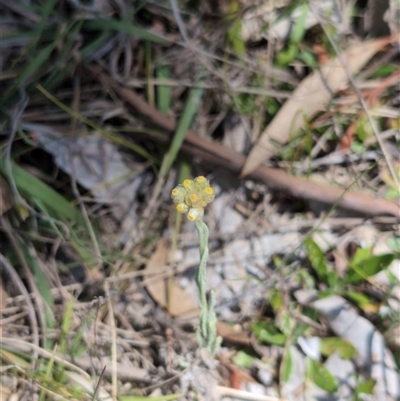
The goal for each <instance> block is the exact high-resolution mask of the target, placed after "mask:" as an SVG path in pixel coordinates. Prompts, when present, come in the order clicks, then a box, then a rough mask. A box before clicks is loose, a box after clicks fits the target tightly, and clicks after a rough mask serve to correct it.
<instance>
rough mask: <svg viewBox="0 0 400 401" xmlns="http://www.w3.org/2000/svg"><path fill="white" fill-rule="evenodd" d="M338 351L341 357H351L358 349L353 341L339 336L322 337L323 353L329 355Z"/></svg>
mask: <svg viewBox="0 0 400 401" xmlns="http://www.w3.org/2000/svg"><path fill="white" fill-rule="evenodd" d="M335 351H337V352H338V353H339V355H340V357H341V358H343V359H351V358H353V356H354V355H355V354H356V353H357V350H356V349H355V348H354V347H353V345H352V344H351V343H349V342H348V341H346V340H343V339H341V338H338V337H326V338H321V354H322V355H324V356H329V355H331V354H333V353H334V352H335Z"/></svg>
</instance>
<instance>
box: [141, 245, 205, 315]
mask: <svg viewBox="0 0 400 401" xmlns="http://www.w3.org/2000/svg"><path fill="white" fill-rule="evenodd" d="M167 258H168V243H167V241H165V240H163V239H161V240H160V241H159V242H158V244H157V247H156V250H155V251H154V253H153V255H152V256H151V257H150V259H149V260H148V262H147V265H146V271H147V272H148V273H150V272H154V273H160V272H161V271H162V269H163V268H164V267H165V266H166V264H167ZM146 288H147V291H148V292H149V293H150V295H151V296H152V298H153V299H154V300H155V301H156V302H157V303H158V304H159V305H160V306H162V307H163V308H165V309H168V312H169V313H170V314H171V315H173V316H179V317H181V318H182V317H189V316H198V314H199V312H200V310H199V308H198V306H197V304H195V303H194V301H193V300H192V299H191V298H190V297H189V296H188V294H186V292H185V291H184V290H183V289H182V288H181V287H179V286H178V285H177V284H176V283H175V282H174V281H172V280H171V281H170V282H168V279H162V278H160V279H159V280H149V283H148V284H146ZM167 290H168V292H167ZM168 293H169V302H167V294H168Z"/></svg>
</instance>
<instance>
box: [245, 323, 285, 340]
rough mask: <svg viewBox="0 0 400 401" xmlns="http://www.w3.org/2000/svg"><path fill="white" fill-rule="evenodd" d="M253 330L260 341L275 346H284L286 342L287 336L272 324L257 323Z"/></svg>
mask: <svg viewBox="0 0 400 401" xmlns="http://www.w3.org/2000/svg"><path fill="white" fill-rule="evenodd" d="M251 328H252V330H253V332H254V334H255V335H256V338H257V339H258V340H259V341H262V342H264V343H267V344H274V345H284V344H285V342H286V336H285V335H284V334H282V333H281V332H280V331H278V329H277V328H276V327H275V326H274V325H272V324H270V323H267V322H257V323H254V324H253V325H252V327H251Z"/></svg>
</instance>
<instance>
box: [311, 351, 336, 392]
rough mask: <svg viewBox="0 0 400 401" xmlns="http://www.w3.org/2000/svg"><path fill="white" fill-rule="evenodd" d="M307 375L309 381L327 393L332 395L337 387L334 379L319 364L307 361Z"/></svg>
mask: <svg viewBox="0 0 400 401" xmlns="http://www.w3.org/2000/svg"><path fill="white" fill-rule="evenodd" d="M309 375H310V378H311V380H312V381H313V382H314V383H315V384H316V385H317V386H318V387H320V388H322V389H323V390H325V391H327V392H328V393H334V392H335V391H336V389H337V387H338V384H337V380H336V378H335V377H334V376H333V375H332V373H331V372H329V370H328V369H327V368H326V367H325V366H324V365H322V364H320V363H319V362H317V361H315V360H313V359H309Z"/></svg>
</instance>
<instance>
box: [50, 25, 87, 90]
mask: <svg viewBox="0 0 400 401" xmlns="http://www.w3.org/2000/svg"><path fill="white" fill-rule="evenodd" d="M82 25H83V21H82V20H79V21H73V22H72V23H71V24H70V26H69V27H68V28H67V29H66V30H65V32H66V35H65V37H66V40H64V41H63V45H62V49H61V52H60V53H59V54H58V55H57V60H56V62H55V65H54V68H53V69H52V71H51V72H50V74H49V76H48V77H47V78H46V80H45V82H44V84H43V86H44V87H46V88H48V89H49V90H50V89H51V88H53V87H55V86H57V84H58V83H60V82H61V81H62V80H63V79H64V78H65V77H67V76H68V75H69V74H70V71H71V68H73V67H74V66H75V65H76V61H75V60H74V61H73V62H72V63H71V62H68V60H69V59H70V58H71V55H72V47H73V46H74V44H75V42H76V38H77V36H78V35H79V32H80V30H81V28H82Z"/></svg>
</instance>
